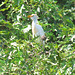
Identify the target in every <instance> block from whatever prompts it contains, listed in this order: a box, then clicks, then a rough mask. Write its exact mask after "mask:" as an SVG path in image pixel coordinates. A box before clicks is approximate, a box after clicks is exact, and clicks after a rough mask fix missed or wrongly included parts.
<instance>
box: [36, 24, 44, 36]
mask: <svg viewBox="0 0 75 75" xmlns="http://www.w3.org/2000/svg"><path fill="white" fill-rule="evenodd" d="M36 29H37V33H36V36H43V35H44V30H43V28H42V27H41V26H40V25H36Z"/></svg>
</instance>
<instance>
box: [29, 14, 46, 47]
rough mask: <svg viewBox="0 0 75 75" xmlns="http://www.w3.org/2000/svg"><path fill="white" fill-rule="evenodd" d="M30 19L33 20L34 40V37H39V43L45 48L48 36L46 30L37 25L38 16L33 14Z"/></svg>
mask: <svg viewBox="0 0 75 75" xmlns="http://www.w3.org/2000/svg"><path fill="white" fill-rule="evenodd" d="M28 18H31V19H32V34H33V38H34V36H35V37H37V36H39V42H40V43H41V42H42V43H43V46H44V44H45V42H44V40H45V39H46V36H45V33H44V30H43V28H42V27H41V25H38V24H37V21H38V20H37V19H38V16H37V15H36V14H32V15H29V16H28Z"/></svg>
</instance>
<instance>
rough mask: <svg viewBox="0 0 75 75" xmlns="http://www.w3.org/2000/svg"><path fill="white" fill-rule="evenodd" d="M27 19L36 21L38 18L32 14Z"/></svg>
mask: <svg viewBox="0 0 75 75" xmlns="http://www.w3.org/2000/svg"><path fill="white" fill-rule="evenodd" d="M28 18H31V19H32V20H37V19H38V16H37V15H36V14H32V15H29V16H28Z"/></svg>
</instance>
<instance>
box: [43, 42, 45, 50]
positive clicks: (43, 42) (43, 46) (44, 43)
mask: <svg viewBox="0 0 75 75" xmlns="http://www.w3.org/2000/svg"><path fill="white" fill-rule="evenodd" d="M43 49H45V41H43Z"/></svg>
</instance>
